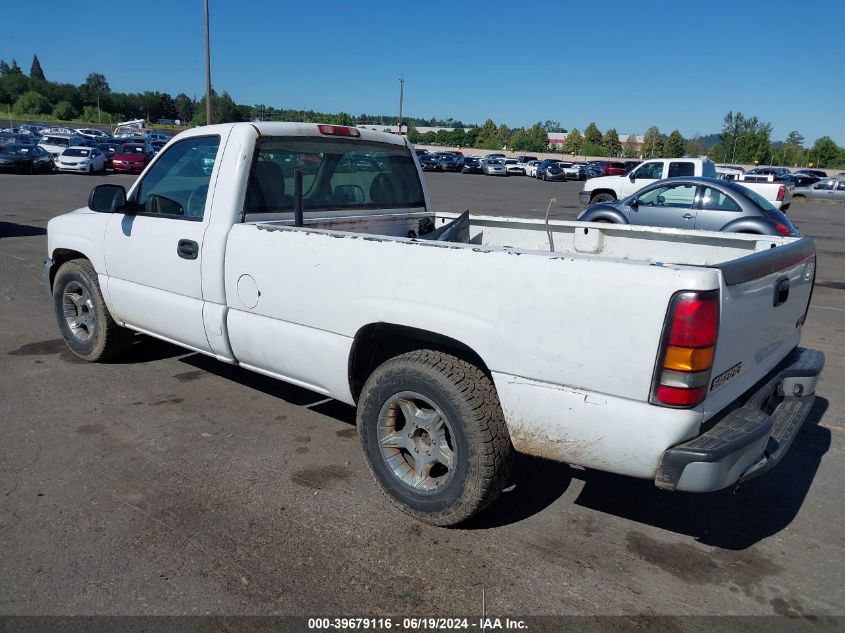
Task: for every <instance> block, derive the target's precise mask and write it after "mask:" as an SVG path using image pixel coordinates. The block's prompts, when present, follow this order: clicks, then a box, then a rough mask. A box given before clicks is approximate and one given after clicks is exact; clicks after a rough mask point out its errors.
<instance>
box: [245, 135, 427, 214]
mask: <svg viewBox="0 0 845 633" xmlns="http://www.w3.org/2000/svg"><path fill="white" fill-rule="evenodd" d="M420 160H421V161H425V160H426V157H423V158H421V159H420ZM297 171H298V172H301V174H302V208H303V211H304V212H305V213H308V212H312V211H319V210H328V209H336V210H343V209H362V210H367V209H406V208H416V207H424V206H425V197H424V195H423V189H422V184H421V183H420V179H419V175H418V173H417V168H416V165H415V163H414V160H413V158H412V156H411V153H410V151H409V150H408V149H407V148H406V147H404V146H402V145H394V144H392V143H379V142H375V141H361V140H350V139H345V138H311V137H308V138H303V137H296V138H286V137H265V138H263V139H262V140H261V141H259V145H258V148H257V151H256V154H255V157H254V159H253V163H252V168H251V171H250V177H249V183H248V185H247V192H246V198H245V201H244V215H248V214H252V213H283V212H292V211H293V207H294V182H295V174H296V172H297Z"/></svg>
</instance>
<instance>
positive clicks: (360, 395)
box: [43, 122, 838, 547]
mask: <svg viewBox="0 0 845 633" xmlns="http://www.w3.org/2000/svg"><path fill="white" fill-rule="evenodd" d="M356 131H357V130H356ZM391 137H392V138H391ZM200 147H202V148H204V149H209V150H212V151H213V152H214V155H215V156H216V163H215V167H214V170H212V174H214V173H215V172H216V173H217V174H218V177H217V178H216V185H217V187H216V191H214V195H208V191H209V187H212V188H213V187H214V186H215V181H212V179H211V176H209V175H206V174H204V172H203V171H202V170H201V169H200V168H199V164H198V162H197V160H196V159H197V157H198V156H199V152H196V151H195V150H196V149H198V148H200ZM315 148H319V152H318V153H319V155H320V156H321V157H322V164H321V166H320V168H319V170H318V172H317V173H318V179H317V180H315V181H314V183H312V184H313V185H314V186H312V187H309V189H308V191H307V192H305V193H303V194H302V198H301V200H300V201H297V200H295V199H294V198H293V197H292V196H290V195H287V194H286V185H285V180H284V179H283V178H279V174H280V171H279V170H280V169H281V168H280V167H278V166H277V168H273V167H271V168H269V169H262V168H259V166H260V165H262V164H263V163H264V162H265V161H266V159H265V158H264V157H266V156H267V155H268V154H272V153H275V152H279V151H282V152H287V153H288V154H291V153H293V154H301V153H317V152H315ZM352 148H355V149H361V150H362V151H367V150H369V151H373V152H381V153H389V156H390V159H391V160H390V162H391V165H393V166H395V169H392V170H390V171H384V172H381V173H378V174H373V173H372V172H366V173H362V174H354V175H353V176H354V177H353V178H352V179H350V177H349V174H341V175H340V177H337V178H336V177H335V174H334V173H333V170H334V168H335V166H336V165H337V164H338V161H339V160H340V158H342V156H343V154H344V153H346V152H348V151H350V149H352ZM171 153H172V155H170V154H171ZM244 158H245V159H246V162H244ZM267 162H270V161H267ZM265 166H266V165H265ZM350 180H351V181H352V183H356V182H360V183H365V184H367V185H368V186H367V187H362V186H360V185H357V184H351V183H350ZM425 181H426V179H424V178H421V177H420V174H419V172H418V170H417V169H415V161H414V160H413V158H412V156H411V152H410V150H409V148H408V146H407V145H406V143H405V141H404V139H402V138H400V137H397V136H396V135H391V134H381V133H378V132H373V131H370V130H367V131H366V132H364V131H363V130H362V131H361V134H360V136H358V135H356V134H354V133H353V132H352V131H351V130H350V129H349V128H345V127H343V126H336V125H326V126H318V125H316V124H303V123H296V124H285V123H261V122H256V123H234V124H224V125H217V126H214V127H210V128H209V127H200V128H196V129H193V130H189V131H187V132H184V133H182V134H180V135H179V137H177V138H176V139H174V141H173V142H172V143H171V144H169V145H168V148H167V149H165V150H164V153H163V154H162V156H161V158H159V159H157V160H156V161H155V163H153V165H152V166H151V167H150V168H149V169H148V171H147V172H146V173H145V174H144V175H143V176H142V177H141V178H139V179H138V180H137V181H136V182H135V183H134V184H133V186H132V189H130V191H129V192H128V194H127V192H126V190H125V189H124V188H123V187H122V186H120V185H118V184H102V185H100V186H98V187H97V188H95V189H94V190H93V191H92V192H91V195H90V196H89V198H88V207H87V208H85V209H80V210H78V211H76V212H70V213H66V214H63V215H55V216H54V217H53V218H52V219H51V220H50V221H49V223H48V225H47V239H46V252H45V256H46V257H45V261H44V267H43V273H44V280H45V285H46V286H47V289H48V291H49V292H50V295H51V297H52V301H51V304H50V308H51V310H50V312H52V316H53V317H54V318H55V320H56V321H55V322H56V325H57V328H58V330H59V332H60V335H61V336H62V338H63V339H64V340H65V342H66V343H67V346H68V349H69V351H70V353H73V354H74V355H75V356H76V357H78V358H80V359H82V360H84V361H88V362H95V361H105V360H108V359H109V358H110V357H111V358H116V357H119V355H120V354H121V352H125V351H126V350H127V349H128V348H129V347H130V346H134V343H135V341H136V339H135V335H134V332H135V331H140V332H144V333H147V334H150V335H152V336H155V337H159V338H162V339H165V340H168V341H170V342H171V343H174V344H176V345H179V346H182V347H184V348H187V349H190V350H191V351H192V353H201V354H206V355H208V356H210V357H212V358H216V359H219V360H220V361H225V362H227V363H229V366H232V367H241V368H243V369H244V370H245V371H246V370H252V371H256V372H259V373H261V374H264V375H266V376H272V377H275V378H278V379H281V380H285V381H288V382H292V383H294V384H297V385H299V386H300V388H301V387H303V386H304V387H307V388H309V389H312V390H316V391H317V392H319V393H320V394H321V395H320V397H325V398H334V399H336V400H338V401H341V402H343V403H346V404H347V405H351V406H353V407H356V416H357V418H356V419H357V431H358V432H357V440H356V441H357V442H358V443H359V446H360V448H361V450H362V452H363V457H364V459H363V460H362V461H363V462H364V463H365V464H366V465H367V467H368V468H369V470H370V473H371V474H372V476H373V479H374V480H375V482H376V484H377V485H378V487H379V488H380V490H381V491H382V492H384V494H385V496H386V498H387V499H389V500H390V501H391V502H392V503H393V504H394V505H395V506H396V507H397V508H398V509H400V510H401V511H403V512H405V513H407V514H408V515H410V516H413V517H415V518H416V519H418V520H421V521H425V522H428V523H431V524H435V525H441V526H445V525H454V524H458V523H461V522H464V521H466V520H468V519H470V518H471V517H473V516H475V515H477V514H478V513H479V512H481V511H482V510H483V509H484V508H485V507H488V506H489V505H490V504H491V503H493V502H494V500H495V499H496V497H497V496H498V495H499V494H500V493H501V492H502V490H503V489H504V488H505V487H506V486H507V485H508V484H509V483H510V481H511V479H510V473H511V466H512V462H513V459H514V457H515V454H516V453H517V452H518V453H522V454H528V455H536V456H541V457H543V458H545V459H551V460H556V461H559V462H564V463H569V464H575V465H578V466H582V467H584V468H588V469H600V470H603V471H610V472H613V473H617V474H618V475H624V476H629V477H639V478H642V479H645V480H648V481H652V482H654V484H655V485H656V486H658V487H659V488H661V489H663V490H667V491H669V490H679V491H686V492H709V491H714V490H720V489H725V488H729V487H731V486H733V485H734V484H736V483H737V482H739V481H745V480H746V479H749V478H751V477H754V476H756V475H761V474H762V473H764V472H766V471H767V470H769V469H770V468H772V467H773V466H775V465H776V464H777V463H778V462H779V461H780V460H781V459H782V458H783V457H784V456H785V455H786V453H787V452H788V449H789V446H790V443H791V441H792V439H793V438H794V437H796V436H798V435H799V434H800V430H801V427H802V424H803V423H804V421H805V420H806V419H807V418H808V416H810V412H811V410H812V411H813V414H812V416H813V417H812V419H813V424H814V425H815V423H816V422H818V417H819V415H820V411H821V409H823V408H824V407H814V400H815V388H816V384H817V382H818V380H819V376H820V374H821V372H822V370H823V367H824V354H823V353H821V352H819V351H816V350H811V349H806V348H801V347H798V344H799V342H800V338H801V334H802V325H803V322H804V315H805V314H806V311H807V305H808V304H809V300H810V294H811V292H812V289H813V282H814V275H813V274H812V271H813V269H814V265H815V254H816V248H815V245H814V242H813V240H810V239H805V238H797V237H782V236H773V237H767V238H766V239H765V240H761V239H760V238H759V236H754V235H751V236H749V235H738V234H709V235H702V234H701V232H698V231H674V232H666V231H660V230H654V229H649V228H642V227H625V230H619V229H618V228H614V227H611V228H609V229H608V228H606V227H597V226H596V225H590V224H586V223H583V222H559V221H555V220H550V221H549V222H547V223H546V225H545V226H544V225H543V223H538V222H537V221H536V220H526V219H520V218H516V217H506V218H502V217H496V218H491V217H483V216H481V217H473V216H471V215H470V214H469V212H465V213H462V214H456V213H438V212H436V211H434V210H433V209H432V208H431V207H430V203H429V196H428V195H427V192H426V182H425ZM297 203H299V204H297ZM295 208H296V210H297V211H298V210H299V209H303V215H305V217H307V223H306V222H304V221H303V219H302V216H300V214H299V213H296V212H295ZM348 212H352V213H354V214H356V215H359V216H360V215H362V214H365V218H366V220H365V221H350V218H349V217H348V216H347V213H348ZM297 216H299V217H297ZM162 217H164V218H166V219H162ZM410 231H414V234H415V235H416V236H417V237H416V238H415V239H408V237H407V236H408V235H409V232H410ZM350 232H352V233H350ZM355 235H357V236H358V237H359V239H351V237H352V236H355ZM424 240H427V241H425V242H424ZM761 242H765V245H766V246H768V247H770V248H761V246H762V245H763V244H761ZM422 243H425V244H426V245H425V246H421V244H422ZM517 255H518V256H517ZM661 262H663V263H665V265H654V264H657V263H661ZM280 271H290V274H284V273H283V272H280ZM417 280H419V283H417ZM787 283H788V286H786V284H787ZM434 285H436V290H433V289H431V288H433V286H434ZM314 289H319V292H315V291H314ZM491 289H492V291H491ZM560 289H564V291H556V290H560ZM787 290H788V292H787ZM104 291H106V292H104ZM44 303H45V305H46V302H44ZM634 305H635V306H636V309H629V306H634ZM623 311H624V314H623ZM573 324H582V326H581V329H582V330H584V332H579V333H577V335H576V334H573V331H572V329H573V328H572V326H573ZM142 344H143V343H142ZM208 362H209V363H215V362H216V361H215V360H209V361H208ZM145 369H146V370H149V371H155V369H156V368H155V367H147V368H144V367H143V366H140V367H138V368H137V370H136V371H133V373H139V372H141V371H144V370H145ZM837 369H838V367H837ZM86 373H87V372H86ZM94 373H102V374H103V375H104V376H105V374H106V372H105V371H104V372H94ZM121 380H125V378H121ZM237 387H238V386H237V385H236V386H235V389H237ZM51 388H52V387H51V386H50V385H48V384H46V383H45V385H44V389H51ZM80 388H83V387H80ZM242 392H243V397H242V398H241V401H240V402H239V407H240V409H241V410H242V411H243V414H244V417H248V416H249V415H250V406H251V404H252V403H251V402H250V397H249V393H248V392H249V389H248V388H247V387H244V388H243V389H242ZM238 413H240V412H238ZM254 430H255V431H256V432H261V431H262V430H263V429H262V428H261V427H260V425H255V429H254ZM265 441H271V442H275V443H278V442H279V441H284V438H281V440H280V438H278V437H277V436H276V435H274V436H273V437H271V438H269V439H266V438H265ZM343 441H344V442H345V444H344V445H343V450H344V451H345V452H347V453H348V450H349V449H350V448H351V445H352V442H350V441H349V440H343ZM331 450H334V449H331ZM276 452H277V453H278V451H276ZM346 457H349V458H352V459H354V457H352V456H351V455H346ZM799 457H800V456H799ZM271 458H272V459H274V460H276V461H275V462H273V463H271V464H270V466H272V467H274V468H275V467H276V466H277V465H278V468H282V467H283V465H284V460H285V455H283V454H282V455H275V456H272V457H271ZM836 458H838V455H837V456H834V459H836ZM358 471H359V469H349V472H348V473H347V472H346V471H344V472H345V473H346V474H347V475H348V476H350V477H355V476H357V473H358ZM808 474H809V475H812V474H813V473H812V471H811V472H809V473H808ZM780 475H781V476H780V477H778V478H777V479H776V480H774V481H772V482H770V483H771V484H772V486H773V488H774V489H775V491H777V489H778V486H781V485H783V484H782V481H783V480H782V478H783V477H786V478H788V477H790V476H792V473H791V472H790V471H787V472H784V473H781V474H780ZM540 485H542V483H541V484H540ZM614 485H616V486H617V487H618V486H622V487H623V488H625V489H626V490H635V489H638V488H639V487H638V486H629V485H627V484H625V483H624V482H621V481H620V482H618V483H615V484H614ZM359 488H360V486H359V485H358V484H357V483H353V484H351V485H349V486H347V490H348V492H346V493H345V494H355V493H356V492H357V491H358V489H359ZM608 489H609V488H608ZM610 492H613V490H610ZM310 494H311V493H310V491H309V492H305V491H303V492H299V493H297V495H298V498H299V499H305V498H307V497H306V495H309V496H310ZM189 496H190V495H185V496H184V503H185V504H186V506H190V504H192V503H194V500H193V499H190V498H189ZM752 496H754V499H753V502H754V504H755V510H756V511H758V512H760V513H762V512H765V511H766V510H767V509H770V508H773V511H775V512H776V511H778V506H777V504H778V503H780V499H778V497H777V495H776V494H774V493H773V494H771V495H768V494H763V495H752ZM652 498H653V495H652ZM675 501H677V502H678V503H679V506H678V507H680V506H683V505H686V504H689V503H693V502H692V501H691V500H688V499H681V500H667V503H673V502H675ZM626 502H630V503H631V504H636V499H633V498H628V499H626ZM175 503H176V504H178V503H180V501H178V500H177V501H176V502H175ZM219 503H221V504H226V503H231V504H233V505H236V504H239V503H240V499H231V500H230V499H221V500H219ZM368 503H369V502H368ZM704 503H706V501H705V502H704ZM529 509H531V508H529ZM174 511H176V510H174ZM551 519H552V520H555V519H556V517H551ZM703 520H709V518H708V517H705V518H704V519H703ZM695 527H696V528H697V529H700V528H706V524H703V525H697V526H695ZM447 536H448V535H447ZM603 542H604V541H603V539H602V538H598V537H597V538H596V547H601V545H602V543H603Z"/></svg>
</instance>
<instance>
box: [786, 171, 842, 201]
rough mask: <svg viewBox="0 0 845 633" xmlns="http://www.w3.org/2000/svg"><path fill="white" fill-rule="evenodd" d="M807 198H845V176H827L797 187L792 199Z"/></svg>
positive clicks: (840, 199)
mask: <svg viewBox="0 0 845 633" xmlns="http://www.w3.org/2000/svg"><path fill="white" fill-rule="evenodd" d="M796 198H798V199H801V198H806V199H807V200H836V201H838V202H842V201H844V200H845V178H841V177H838V178H825V179H824V180H819V181H818V182H816V183H815V184H812V185H806V186H804V187H795V188H794V189H793V190H792V199H793V200H794V199H796Z"/></svg>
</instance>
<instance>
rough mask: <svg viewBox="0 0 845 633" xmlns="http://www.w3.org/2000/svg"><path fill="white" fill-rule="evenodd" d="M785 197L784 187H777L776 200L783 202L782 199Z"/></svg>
mask: <svg viewBox="0 0 845 633" xmlns="http://www.w3.org/2000/svg"><path fill="white" fill-rule="evenodd" d="M785 195H786V186H785V185H781V186H780V187H778V197H777V199H778V200H783V197H784V196H785Z"/></svg>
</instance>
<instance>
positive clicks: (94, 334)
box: [53, 259, 135, 362]
mask: <svg viewBox="0 0 845 633" xmlns="http://www.w3.org/2000/svg"><path fill="white" fill-rule="evenodd" d="M53 307H54V310H55V313H56V320H57V321H58V324H59V330H60V331H61V333H62V337H63V338H64V339H65V343H67V346H68V347H69V348H70V351H72V352H73V353H74V354H76V355H77V356H79V358H81V359H83V360H87V361H92V362H98V361H104V360H108V359H109V358H112V357H114V356H116V355H117V354H119V353H121V352H123V351H124V350H126V348H127V347H129V345H130V344H131V343H132V339H133V338H134V336H135V335H134V333H133V332H132V331H131V330H127V329H126V328H123V327H120V326H119V325H118V324H117V323H116V322H115V320H114V319H113V318H112V316H111V314H110V313H109V310H108V308H107V307H106V304H105V301H103V294H102V292H101V291H100V283H99V281H98V280H97V272H96V271H95V270H94V267H93V266H92V265H91V262H89V261H88V260H87V259H72V260H70V261H68V262H65V263H64V264H62V266H61V267H60V268H59V270H58V272H56V278H55V280H54V282H53Z"/></svg>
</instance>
